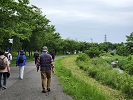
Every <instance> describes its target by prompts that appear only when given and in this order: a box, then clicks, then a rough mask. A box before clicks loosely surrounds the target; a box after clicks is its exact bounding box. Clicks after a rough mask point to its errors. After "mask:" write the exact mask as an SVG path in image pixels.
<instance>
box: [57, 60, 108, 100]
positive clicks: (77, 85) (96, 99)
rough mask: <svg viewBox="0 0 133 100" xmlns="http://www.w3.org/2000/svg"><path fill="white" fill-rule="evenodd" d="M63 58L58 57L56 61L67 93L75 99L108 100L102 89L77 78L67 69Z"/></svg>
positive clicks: (58, 72)
mask: <svg viewBox="0 0 133 100" xmlns="http://www.w3.org/2000/svg"><path fill="white" fill-rule="evenodd" d="M63 60H64V59H58V60H56V61H55V69H56V75H57V76H59V77H60V82H61V85H62V86H63V87H64V91H65V92H66V93H68V94H70V95H71V96H72V97H73V99H74V100H108V99H107V97H106V96H105V95H103V93H101V91H99V90H97V89H96V88H95V87H94V86H92V85H90V84H87V83H85V82H84V81H83V80H81V79H80V78H77V77H76V76H74V75H73V74H72V73H71V71H70V70H68V69H66V68H65V67H64V66H63V64H62V61H63ZM68 66H69V64H68Z"/></svg>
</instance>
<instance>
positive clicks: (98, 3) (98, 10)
mask: <svg viewBox="0 0 133 100" xmlns="http://www.w3.org/2000/svg"><path fill="white" fill-rule="evenodd" d="M30 1H31V3H32V4H34V5H36V6H38V7H39V8H41V10H42V12H43V14H45V15H46V17H47V18H48V19H49V20H51V24H53V25H55V27H56V31H58V32H59V33H60V34H61V36H62V37H63V38H68V37H70V38H73V39H76V38H78V40H83V41H84V40H86V41H89V40H88V38H93V40H95V41H99V42H101V41H103V38H104V35H105V34H107V36H112V35H113V37H114V38H112V40H111V41H112V42H118V41H119V42H121V41H125V40H126V39H125V38H126V37H125V35H127V34H130V33H131V32H132V29H133V20H132V18H133V0H56V1H53V0H39V2H38V1H37V0H30ZM73 34H74V35H73ZM118 36H121V39H119V38H118ZM86 37H87V39H86ZM115 37H116V38H115Z"/></svg>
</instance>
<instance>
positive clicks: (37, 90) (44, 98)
mask: <svg viewBox="0 0 133 100" xmlns="http://www.w3.org/2000/svg"><path fill="white" fill-rule="evenodd" d="M57 58H60V57H56V59H57ZM41 91H42V87H41V76H40V72H36V67H35V64H34V61H32V62H28V63H27V65H26V67H25V74H24V79H23V80H19V79H18V68H17V67H11V76H10V78H9V79H8V80H7V89H6V90H1V91H0V100H73V99H72V97H70V96H69V95H67V94H65V93H64V92H63V88H62V87H61V86H60V85H59V78H58V77H56V76H54V75H53V76H52V84H51V91H50V92H47V93H41Z"/></svg>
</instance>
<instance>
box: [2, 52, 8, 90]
mask: <svg viewBox="0 0 133 100" xmlns="http://www.w3.org/2000/svg"><path fill="white" fill-rule="evenodd" d="M8 73H10V67H9V62H8V59H7V57H5V56H4V51H2V50H0V90H4V89H6V82H7V75H8ZM2 76H3V77H2ZM2 80H3V85H2Z"/></svg>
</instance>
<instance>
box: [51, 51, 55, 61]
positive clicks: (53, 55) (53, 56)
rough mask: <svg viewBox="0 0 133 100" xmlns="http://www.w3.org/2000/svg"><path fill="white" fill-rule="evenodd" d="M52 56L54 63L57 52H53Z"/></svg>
mask: <svg viewBox="0 0 133 100" xmlns="http://www.w3.org/2000/svg"><path fill="white" fill-rule="evenodd" d="M51 56H52V59H53V61H54V59H55V52H52V53H51Z"/></svg>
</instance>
